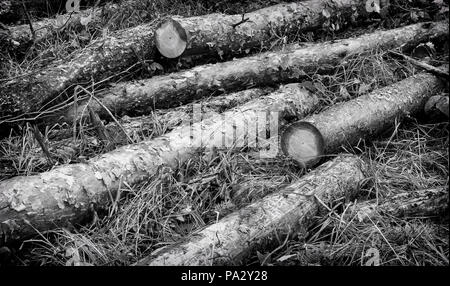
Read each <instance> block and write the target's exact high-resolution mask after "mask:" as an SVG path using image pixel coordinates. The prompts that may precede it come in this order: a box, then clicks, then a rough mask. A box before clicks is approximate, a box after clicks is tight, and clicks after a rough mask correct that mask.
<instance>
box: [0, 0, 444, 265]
mask: <svg viewBox="0 0 450 286" xmlns="http://www.w3.org/2000/svg"><path fill="white" fill-rule="evenodd" d="M174 2H175V3H174ZM213 2H214V1H202V0H189V1H166V0H157V1H141V5H142V6H139V7H136V6H133V7H130V8H129V9H128V10H127V8H126V7H125V8H124V9H122V10H121V12H120V14H119V13H114V11H113V10H111V11H105V14H104V18H103V19H102V21H100V22H98V23H96V24H95V26H86V28H85V29H84V30H82V31H76V30H73V31H71V30H65V31H64V33H63V34H61V35H58V36H57V37H55V38H52V39H51V40H49V41H45V42H41V43H39V44H37V45H33V46H32V47H31V48H30V49H29V50H28V51H26V53H25V54H24V55H21V56H17V55H10V54H4V53H2V54H1V58H2V59H1V61H2V67H1V69H0V85H1V83H2V82H6V81H8V80H9V79H11V78H15V77H20V76H24V75H26V74H28V73H32V72H34V71H35V70H37V69H39V68H41V67H43V66H45V65H47V64H49V63H50V62H52V61H64V60H66V59H67V58H69V57H70V55H71V54H73V53H75V52H77V51H79V50H80V49H83V47H85V46H86V45H88V44H89V42H90V41H91V40H93V39H95V38H99V37H104V36H106V35H107V34H108V33H112V32H113V31H116V30H120V29H124V28H128V27H133V26H135V25H138V24H140V23H143V22H152V21H157V20H158V19H159V18H161V17H164V16H166V15H174V14H176V15H182V16H194V15H202V14H207V13H213V12H223V13H230V14H238V13H244V12H248V11H251V10H255V9H258V8H262V7H267V6H269V5H273V4H276V3H279V2H281V1H271V0H259V1H243V2H242V1H232V0H222V1H216V2H215V3H213ZM392 2H393V4H392V5H393V8H392V9H397V10H398V11H399V13H398V15H399V16H398V17H396V18H395V19H391V18H389V19H383V20H381V19H380V20H379V21H377V22H375V24H372V25H371V26H369V27H368V28H367V27H366V28H365V29H356V28H351V29H349V30H344V31H342V32H341V31H333V30H332V29H330V27H324V28H323V30H322V31H321V33H312V32H310V33H306V34H300V33H298V34H289V35H288V34H283V33H282V31H281V34H279V33H278V32H279V31H278V32H277V33H274V39H273V45H272V49H282V48H283V46H284V45H286V44H289V43H295V42H301V41H324V40H332V39H337V38H345V37H349V36H353V35H356V34H361V33H364V32H367V31H369V30H373V29H378V28H394V27H398V26H403V25H406V24H409V23H412V22H416V21H423V20H432V19H436V18H435V16H436V15H437V16H436V17H441V16H442V15H440V14H438V11H435V10H433V9H434V8H433V9H432V10H427V9H426V7H425V8H423V9H417V8H414V7H410V6H409V4H408V1H392ZM430 9H431V8H430ZM435 49H436V51H435V52H433V53H430V55H429V58H430V59H429V62H430V63H432V64H434V65H441V64H444V63H448V50H447V49H448V47H446V46H445V45H444V44H442V43H437V44H436V47H435ZM418 72H419V70H418V69H417V68H416V67H414V66H413V65H411V64H410V63H408V62H405V61H403V60H401V59H398V58H396V57H394V56H393V55H391V54H390V53H389V52H387V51H382V50H373V51H371V52H369V53H365V54H361V55H357V56H352V57H348V58H346V59H345V61H344V63H343V64H342V65H341V66H339V67H338V68H337V69H336V71H335V72H334V73H332V74H326V75H319V74H316V75H313V76H311V77H310V78H309V80H307V81H304V82H303V83H302V84H303V85H304V86H305V87H306V88H308V89H310V90H313V91H314V92H315V93H316V94H317V96H318V97H319V98H320V100H321V102H322V104H321V107H320V108H319V109H318V110H317V111H316V112H320V111H321V110H323V109H326V108H327V107H329V106H331V105H333V104H335V103H337V102H340V101H347V100H349V99H352V98H355V97H358V96H360V95H363V94H366V93H368V92H370V91H372V90H375V89H378V88H381V87H384V86H387V85H390V84H392V83H394V82H397V81H399V80H402V79H404V78H406V77H409V76H411V75H414V74H416V73H418ZM139 77H145V73H144V74H143V73H142V67H137V68H136V69H134V71H133V73H131V74H128V75H127V76H126V78H139ZM122 79H124V78H122ZM442 93H443V94H444V95H446V96H448V91H442ZM169 111H170V110H162V111H155V113H154V114H151V115H148V116H147V118H148V121H149V122H150V124H149V125H147V126H146V127H145V128H143V129H138V130H136V132H135V135H134V136H133V138H130V139H131V141H132V142H139V141H142V140H148V139H151V138H155V137H157V136H159V135H161V134H164V133H166V132H169V131H170V130H172V129H173V128H175V127H176V126H178V125H179V124H180V122H175V123H168V122H167V121H164V120H160V118H161V117H162V116H163V115H164V113H165V112H169ZM126 120H127V118H116V119H115V120H111V124H112V125H114V126H116V128H119V127H120V126H117V123H123V122H124V121H126ZM290 120H293V119H290ZM391 127H392V128H391V129H390V130H387V131H386V132H385V133H384V134H383V135H382V136H381V137H379V138H375V139H374V140H373V141H369V140H367V141H361V142H360V144H359V145H358V146H346V151H347V152H348V153H353V154H357V155H359V156H361V157H362V158H363V159H364V160H365V161H366V162H367V163H368V165H369V166H370V170H369V176H368V177H369V179H368V181H367V182H366V184H365V185H364V186H362V188H361V190H360V193H359V195H358V197H356V198H355V201H361V200H372V199H374V200H377V202H383V200H384V199H385V198H387V197H389V196H392V195H394V194H397V193H401V192H405V191H413V190H421V189H427V188H435V187H440V186H448V183H449V182H448V176H449V172H448V166H449V161H448V158H449V156H448V155H449V154H448V145H449V137H448V135H449V134H448V122H446V121H444V120H438V121H430V120H428V119H427V118H418V119H415V118H408V119H407V120H405V121H404V122H393V123H392V126H391ZM18 130H19V131H16V132H13V133H11V135H10V136H9V137H6V138H3V139H1V140H0V180H3V179H7V178H10V177H13V176H18V175H32V174H36V173H39V172H43V171H47V170H51V169H52V168H54V167H55V166H57V165H61V164H69V163H75V162H84V161H86V160H87V159H89V158H92V157H94V156H97V155H100V154H102V153H104V152H107V151H110V150H112V149H114V148H117V147H119V146H122V145H125V144H128V143H130V142H129V140H120V141H115V142H110V141H106V142H105V141H103V140H100V138H98V136H97V134H96V133H95V130H94V127H93V126H91V124H90V123H89V121H83V122H78V123H77V124H76V125H75V126H67V125H55V126H47V128H46V129H45V131H43V132H42V137H43V141H44V142H47V143H46V144H48V146H49V152H50V153H51V155H52V160H50V159H49V158H48V156H46V154H45V152H44V151H43V149H42V147H41V145H40V143H39V142H38V141H37V140H36V130H35V129H34V128H33V126H31V125H30V124H25V125H23V126H22V127H21V128H20V129H18ZM308 171H309V170H301V169H299V168H298V167H297V166H296V165H295V164H294V163H292V162H291V161H289V160H287V159H286V158H285V157H283V156H278V157H276V158H274V159H270V160H267V159H266V160H262V159H256V158H254V157H253V156H252V153H251V152H248V150H214V151H213V152H210V153H202V152H199V153H198V156H197V158H196V159H193V160H189V161H188V162H186V163H184V164H182V165H180V166H178V168H176V169H170V168H163V169H161V170H160V172H159V173H158V174H157V175H156V176H154V177H153V178H151V179H149V180H147V181H145V182H142V183H141V184H137V185H128V184H127V183H125V182H124V183H123V184H122V185H121V186H120V188H119V191H118V193H117V194H114V195H113V194H111V195H110V201H111V202H110V206H109V208H108V209H105V210H97V211H93V216H92V217H93V219H92V221H90V222H88V223H87V224H86V225H85V226H83V227H80V226H71V227H67V228H62V229H57V230H53V231H49V232H46V233H37V235H36V237H35V238H34V239H31V240H27V241H25V242H24V243H22V244H21V245H18V246H17V248H15V249H13V260H12V262H11V263H14V264H17V265H130V264H132V263H134V262H136V261H137V260H139V259H140V258H142V257H144V256H146V255H149V254H150V253H152V252H153V251H154V250H156V249H158V248H160V247H163V246H166V245H170V244H172V243H174V242H176V241H179V240H182V239H185V238H186V237H188V236H189V235H191V234H192V233H194V232H195V231H197V230H199V229H201V228H203V227H205V226H206V225H208V224H211V223H214V222H215V221H217V220H219V219H220V218H223V217H224V216H226V215H227V214H229V213H231V212H233V211H235V210H238V209H239V208H241V207H243V206H246V205H248V204H250V203H252V202H254V201H256V200H258V199H259V198H262V197H263V196H265V195H267V194H270V193H272V192H274V191H277V190H279V189H280V188H282V187H283V186H287V185H288V184H289V183H290V182H292V181H294V180H296V179H298V178H299V177H301V176H302V174H303V173H304V172H308ZM352 203H354V201H353V202H340V203H338V204H336V205H329V206H322V209H321V212H320V214H319V215H318V216H317V217H316V218H315V219H314V221H313V222H312V223H311V225H310V226H309V227H308V228H305V229H302V230H298V231H297V232H292V233H289V234H286V233H277V234H274V236H273V237H272V238H271V240H270V241H267V242H266V243H263V244H262V246H261V247H260V248H258V249H255V250H253V251H252V254H251V255H250V256H249V257H247V258H246V259H245V260H244V261H243V262H242V263H245V264H246V265H364V264H365V261H367V257H365V256H364V255H365V253H366V252H367V250H368V249H376V250H377V251H379V253H380V260H381V264H382V265H448V264H449V260H448V259H449V245H448V240H449V229H448V212H447V213H445V214H444V215H443V216H440V217H403V218H396V217H391V216H388V215H383V214H378V215H377V216H375V217H373V218H371V219H370V220H369V221H365V220H360V219H359V218H358V217H357V216H355V215H352V216H348V215H346V211H347V210H348V206H349V205H350V204H352Z"/></svg>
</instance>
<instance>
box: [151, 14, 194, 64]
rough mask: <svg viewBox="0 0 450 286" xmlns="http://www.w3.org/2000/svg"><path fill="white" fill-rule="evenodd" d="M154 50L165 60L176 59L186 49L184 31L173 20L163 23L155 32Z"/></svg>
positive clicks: (185, 34)
mask: <svg viewBox="0 0 450 286" xmlns="http://www.w3.org/2000/svg"><path fill="white" fill-rule="evenodd" d="M155 43H156V48H157V49H158V51H159V52H160V53H161V55H163V56H165V57H166V58H170V59H173V58H177V57H179V56H181V54H183V52H184V51H185V50H186V47H187V33H186V30H185V29H184V28H183V27H182V26H181V25H180V23H178V22H177V21H175V20H172V19H169V20H167V21H164V22H163V23H162V24H161V25H160V26H159V27H158V29H156V31H155Z"/></svg>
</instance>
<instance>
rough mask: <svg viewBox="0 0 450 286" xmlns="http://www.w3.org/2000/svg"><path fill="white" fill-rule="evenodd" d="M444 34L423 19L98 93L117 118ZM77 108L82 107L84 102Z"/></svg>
mask: <svg viewBox="0 0 450 286" xmlns="http://www.w3.org/2000/svg"><path fill="white" fill-rule="evenodd" d="M447 33H448V26H447V24H444V23H431V24H430V23H427V24H423V23H422V24H415V25H410V26H406V27H403V28H398V29H394V30H388V31H377V32H374V33H371V34H366V35H363V36H360V37H356V38H350V39H344V40H338V41H333V42H327V43H318V44H310V45H301V46H299V45H292V46H289V47H287V48H286V49H285V50H283V51H280V52H268V53H263V54H260V55H257V56H252V57H247V58H241V59H236V60H233V61H230V62H224V63H217V64H213V65H204V66H198V67H195V68H193V69H190V70H186V71H182V72H177V73H173V74H169V75H163V76H156V77H153V78H150V79H146V80H139V81H134V82H127V83H120V84H115V85H113V86H112V87H111V88H110V89H107V90H106V91H104V92H101V93H98V94H97V96H98V97H99V98H100V101H101V102H102V104H103V105H105V106H106V107H107V108H108V109H109V110H111V111H112V112H113V113H115V114H117V115H118V116H121V115H123V114H132V115H139V114H146V113H148V112H150V111H151V110H152V109H154V108H166V107H170V106H173V105H176V104H181V103H186V102H189V101H192V100H194V99H198V98H201V97H202V96H206V95H211V94H216V93H217V91H218V90H221V91H233V90H238V89H245V88H247V87H249V86H254V85H257V86H264V85H269V84H276V83H279V82H292V81H299V80H302V79H305V78H307V75H311V74H313V73H317V72H325V71H329V70H331V69H333V68H334V67H335V66H336V65H338V64H339V63H340V62H341V61H342V59H343V58H345V57H347V56H349V55H354V54H360V53H363V52H365V51H369V50H371V49H375V48H385V49H388V48H395V47H399V46H403V45H411V44H413V43H417V42H419V41H424V40H427V39H429V38H430V37H435V36H443V35H445V34H447ZM91 104H92V106H91V107H92V108H93V109H94V110H95V111H96V112H98V113H99V114H100V116H105V115H106V114H107V113H106V111H105V109H104V108H103V107H102V106H101V105H100V104H98V103H96V102H91ZM77 106H78V108H83V109H84V108H85V106H84V105H83V104H79V105H77ZM76 113H77V112H76V110H74V108H71V109H70V110H69V111H68V112H67V113H66V115H65V119H66V120H67V121H69V122H70V121H73V120H74V118H73V115H74V114H76Z"/></svg>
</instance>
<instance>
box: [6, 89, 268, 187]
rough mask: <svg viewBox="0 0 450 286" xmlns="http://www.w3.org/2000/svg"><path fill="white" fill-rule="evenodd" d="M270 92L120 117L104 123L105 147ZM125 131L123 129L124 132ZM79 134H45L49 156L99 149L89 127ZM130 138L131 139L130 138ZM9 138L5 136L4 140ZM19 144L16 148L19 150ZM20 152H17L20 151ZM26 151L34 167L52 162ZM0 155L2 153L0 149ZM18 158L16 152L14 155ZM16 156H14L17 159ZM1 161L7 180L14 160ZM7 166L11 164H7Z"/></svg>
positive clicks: (63, 159) (64, 160)
mask: <svg viewBox="0 0 450 286" xmlns="http://www.w3.org/2000/svg"><path fill="white" fill-rule="evenodd" d="M271 91H273V90H272V89H259V88H254V89H248V90H243V91H239V92H235V93H231V94H226V95H223V96H217V97H213V98H210V99H206V100H204V101H202V102H201V103H192V104H188V105H182V106H179V107H175V108H171V109H163V110H155V111H154V113H153V114H152V115H149V116H141V117H136V118H125V117H124V118H122V119H121V120H119V123H120V124H121V126H118V125H117V124H116V122H110V123H109V124H107V125H106V126H105V128H106V130H107V133H108V135H109V137H108V138H107V139H108V140H107V141H108V142H106V145H107V146H114V147H117V146H123V145H125V144H129V143H137V142H140V141H142V140H149V139H152V138H154V137H157V136H159V135H162V134H164V133H167V132H170V131H172V130H173V129H174V128H175V127H177V126H180V125H182V124H189V123H190V122H192V120H193V111H194V110H197V109H200V108H201V110H202V117H203V119H206V118H210V117H212V116H218V114H219V113H221V112H223V111H225V110H228V109H231V108H234V107H237V106H240V105H242V104H245V103H247V102H248V101H250V100H252V99H255V98H258V97H262V96H264V95H267V94H268V93H270V92H271ZM124 131H125V132H124ZM85 132H86V133H84V135H83V136H82V138H83V139H79V138H77V139H76V140H73V138H72V137H73V134H72V133H73V131H72V130H69V129H65V130H60V131H57V132H53V133H51V134H49V136H48V145H49V151H50V153H51V157H52V158H53V159H55V160H57V161H58V162H59V163H60V164H68V163H69V162H71V161H73V159H76V157H75V156H77V155H78V154H79V153H80V151H81V150H83V149H89V147H94V148H98V147H99V145H98V140H97V138H95V137H92V136H89V135H86V134H89V129H88V130H85ZM129 139H131V142H130V140H129ZM7 140H8V139H7ZM20 148H21V146H19V147H18V149H20ZM19 152H20V151H18V153H19ZM27 152H28V154H35V155H33V162H34V163H33V166H35V167H36V169H39V170H48V169H50V168H51V167H53V166H51V165H48V164H47V157H46V156H45V155H44V154H43V153H42V151H41V149H40V148H36V149H35V148H33V149H31V150H27ZM0 156H1V152H0ZM17 156H18V157H20V156H19V154H18V155H17ZM18 157H17V158H18ZM4 161H5V163H4V164H2V168H4V169H3V170H4V171H3V173H2V174H0V180H2V179H7V178H10V177H12V176H13V174H15V169H14V167H13V165H14V161H13V159H12V160H11V159H10V160H6V158H5V160H4ZM9 166H10V167H9Z"/></svg>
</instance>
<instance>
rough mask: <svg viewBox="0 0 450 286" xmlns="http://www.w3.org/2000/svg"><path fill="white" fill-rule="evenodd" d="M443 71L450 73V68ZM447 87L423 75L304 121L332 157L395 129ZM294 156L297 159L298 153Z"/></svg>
mask: <svg viewBox="0 0 450 286" xmlns="http://www.w3.org/2000/svg"><path fill="white" fill-rule="evenodd" d="M441 68H445V69H447V70H448V66H447V67H441ZM443 86H444V83H443V81H441V80H440V79H439V78H438V77H436V76H434V75H432V74H429V73H419V74H416V75H414V76H412V77H409V78H407V79H404V80H402V81H399V82H397V83H394V84H392V85H390V86H387V87H384V88H381V89H378V90H375V91H373V92H371V93H369V94H367V95H364V96H360V97H358V98H355V99H353V100H350V101H347V102H343V103H339V104H335V105H333V106H331V107H329V108H328V109H326V110H324V111H322V112H320V113H317V114H314V115H311V116H307V117H305V118H304V119H301V120H300V122H308V123H310V124H312V125H313V126H314V127H315V128H316V129H317V130H318V131H319V132H320V134H321V135H322V137H323V140H324V143H325V146H324V154H325V155H324V156H327V155H331V154H333V153H336V152H339V150H340V149H341V147H345V146H354V145H355V144H357V143H358V142H360V141H361V140H363V139H371V138H373V137H375V136H376V135H378V134H380V133H381V132H383V131H385V130H386V129H389V128H392V127H394V126H393V124H394V122H395V120H396V119H401V118H403V117H404V116H407V115H415V114H418V113H420V112H421V111H422V110H423V108H424V105H425V103H426V101H427V100H428V98H430V96H432V95H433V94H435V93H436V92H437V91H438V90H439V89H440V88H442V87H443ZM293 144H295V142H294V143H293ZM310 148H311V147H308V149H310ZM317 148H319V147H317ZM291 157H293V158H295V157H296V154H292V155H291ZM311 160H312V159H311Z"/></svg>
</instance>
